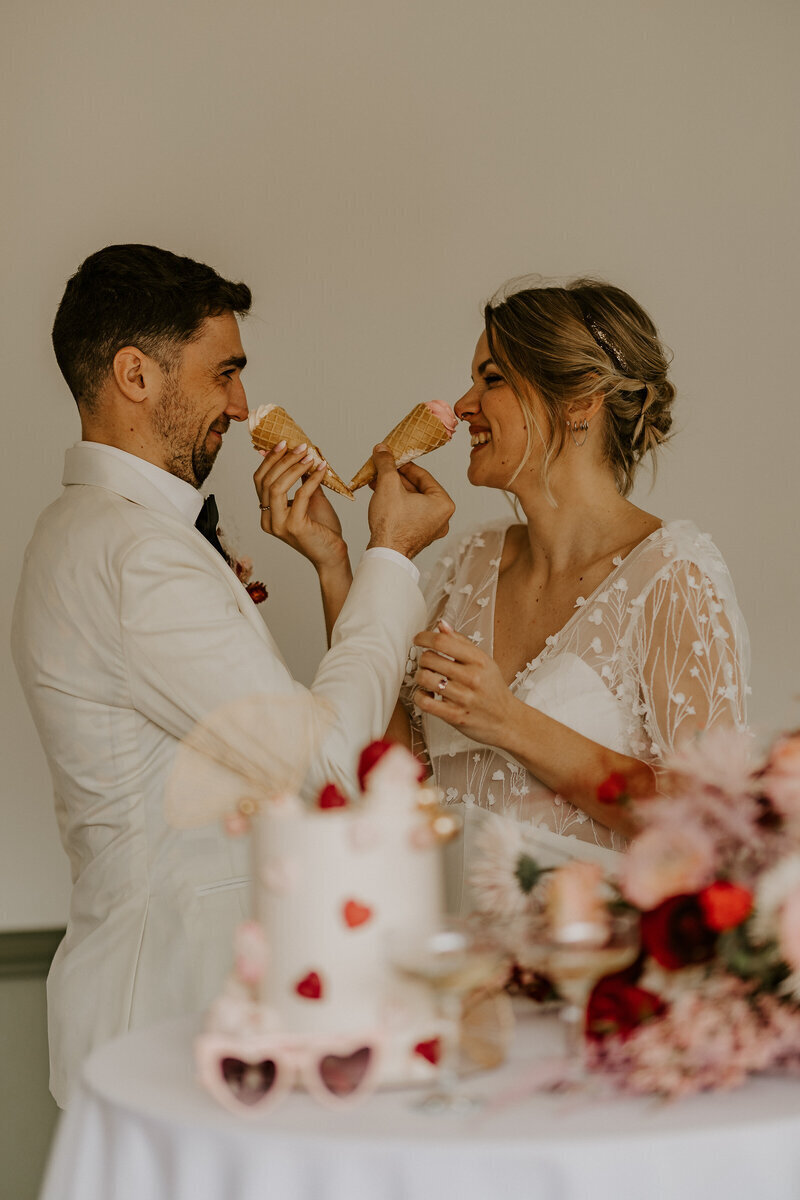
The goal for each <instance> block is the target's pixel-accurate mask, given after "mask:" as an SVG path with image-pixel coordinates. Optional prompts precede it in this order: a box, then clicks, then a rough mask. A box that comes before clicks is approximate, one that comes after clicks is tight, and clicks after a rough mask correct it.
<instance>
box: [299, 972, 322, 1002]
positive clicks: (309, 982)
mask: <svg viewBox="0 0 800 1200" xmlns="http://www.w3.org/2000/svg"><path fill="white" fill-rule="evenodd" d="M294 990H295V991H296V992H297V994H298V996H302V997H303V999H304V1000H321V999H322V980H321V979H320V977H319V975H318V974H317V972H316V971H309V973H308V975H306V976H305V978H304V979H301V980H300V982H299V983H298V984H296V985H295V989H294Z"/></svg>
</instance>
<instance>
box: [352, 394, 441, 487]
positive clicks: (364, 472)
mask: <svg viewBox="0 0 800 1200" xmlns="http://www.w3.org/2000/svg"><path fill="white" fill-rule="evenodd" d="M456 424H457V421H456V416H455V414H454V413H453V410H452V409H451V408H450V407H449V406H448V405H446V404H443V403H442V402H441V401H436V400H433V401H431V402H430V403H426V404H417V405H415V406H414V408H412V410H411V412H410V413H407V414H406V416H404V417H403V419H402V421H400V422H399V424H397V425H395V427H394V429H393V430H392V431H391V433H389V434H388V435H387V436H386V437H385V438H384V439H383V441H384V444H385V445H387V446H388V447H389V449H390V450H391V452H392V454H393V455H394V460H395V463H396V464H397V466H398V467H401V466H403V464H404V463H407V462H411V461H412V459H415V458H420V457H421V456H422V455H423V454H429V453H430V452H431V450H438V448H439V447H440V446H444V445H445V444H446V443H447V442H449V441H450V438H451V437H452V436H453V431H454V429H455V427H456ZM375 474H376V471H375V463H374V462H373V461H372V459H371V458H368V459H367V461H366V462H365V463H364V465H363V467H361V468H360V469H359V470H358V471H356V473H355V475H354V476H353V478H352V479H351V480H350V487H351V489H352V491H354V492H355V491H357V490H358V488H360V487H363V486H364V484H365V483H369V481H370V480H371V479H374V478H375Z"/></svg>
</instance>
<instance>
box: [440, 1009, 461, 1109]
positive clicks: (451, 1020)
mask: <svg viewBox="0 0 800 1200" xmlns="http://www.w3.org/2000/svg"><path fill="white" fill-rule="evenodd" d="M439 1008H440V1012H441V1014H442V1017H443V1018H444V1020H445V1022H446V1029H445V1035H444V1049H443V1053H442V1058H441V1061H440V1063H439V1087H440V1089H441V1090H442V1091H443V1092H444V1093H445V1094H446V1095H448V1096H452V1095H453V1093H454V1092H455V1090H456V1088H457V1087H458V1063H459V1057H460V1041H461V996H460V995H459V994H458V992H442V994H441V996H440V998H439Z"/></svg>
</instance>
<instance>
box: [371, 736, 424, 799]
mask: <svg viewBox="0 0 800 1200" xmlns="http://www.w3.org/2000/svg"><path fill="white" fill-rule="evenodd" d="M396 745H398V743H397V742H380V741H378V742H370V744H369V745H368V746H367V748H366V749H365V750H362V751H361V758H360V759H359V760H358V783H359V787H360V788H361V790H362V792H363V791H364V790H365V788H366V786H367V776H368V775H369V773H370V771H371V770H372V768H373V767H374V766H375V765H376V763H378V762H380V760H381V759H382V758H383V756H384V754H386V752H387V751H388V750H391V749H392V748H393V747H394V746H396ZM426 773H427V772H426V770H425V767H424V766H423V765H422V763H420V764H419V776H418V778H419V781H420V783H421V782H422V780H423V779H424V778H425V775H426Z"/></svg>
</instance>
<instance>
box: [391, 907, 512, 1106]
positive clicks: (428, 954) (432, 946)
mask: <svg viewBox="0 0 800 1200" xmlns="http://www.w3.org/2000/svg"><path fill="white" fill-rule="evenodd" d="M388 950H389V959H390V961H391V963H392V965H393V967H394V969H395V970H396V971H397V972H398V973H399V974H401V975H404V976H406V977H407V978H409V979H413V980H415V981H417V982H422V983H424V984H426V986H427V987H429V988H430V989H431V990H432V991H433V993H434V995H435V998H436V1004H437V1008H438V1011H439V1016H440V1017H441V1018H442V1022H443V1026H444V1033H443V1036H442V1042H443V1048H442V1056H441V1061H440V1063H439V1076H438V1079H437V1082H436V1085H435V1087H434V1088H433V1090H432V1091H430V1092H428V1093H427V1094H426V1095H425V1096H423V1097H422V1099H421V1100H418V1101H416V1102H415V1103H414V1105H413V1107H414V1108H417V1109H422V1110H423V1111H426V1112H465V1111H467V1110H468V1109H470V1108H473V1107H475V1106H476V1105H478V1104H480V1103H481V1101H480V1100H478V1099H476V1098H475V1097H473V1096H468V1095H465V1094H464V1093H463V1092H461V1091H460V1090H459V1079H458V1066H459V1041H460V1027H461V1016H462V1008H463V1002H464V997H465V996H466V995H467V994H468V993H469V992H471V991H473V990H474V989H475V988H477V987H480V985H481V984H485V983H486V982H487V981H488V980H490V979H491V978H492V977H493V976H495V975H496V974H497V971H498V968H499V967H500V966H501V964H502V963H503V960H504V958H505V954H504V951H503V950H502V949H501V948H500V947H499V946H498V945H497V943H496V942H494V941H493V940H492V939H490V938H489V937H488V936H487V935H486V934H485V933H483V932H482V931H480V930H477V929H476V928H475V927H474V926H472V925H470V924H469V923H468V922H466V921H463V920H459V919H457V918H445V919H443V920H442V921H441V922H439V924H437V926H436V927H435V928H434V929H433V930H431V931H429V932H426V933H419V934H416V933H411V934H406V933H403V934H390V935H389V944H388Z"/></svg>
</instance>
